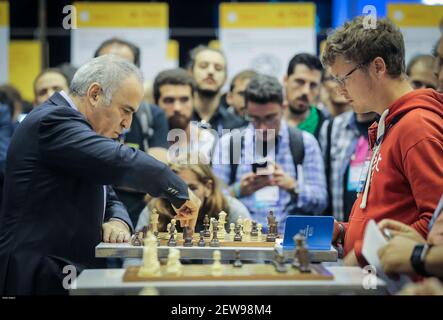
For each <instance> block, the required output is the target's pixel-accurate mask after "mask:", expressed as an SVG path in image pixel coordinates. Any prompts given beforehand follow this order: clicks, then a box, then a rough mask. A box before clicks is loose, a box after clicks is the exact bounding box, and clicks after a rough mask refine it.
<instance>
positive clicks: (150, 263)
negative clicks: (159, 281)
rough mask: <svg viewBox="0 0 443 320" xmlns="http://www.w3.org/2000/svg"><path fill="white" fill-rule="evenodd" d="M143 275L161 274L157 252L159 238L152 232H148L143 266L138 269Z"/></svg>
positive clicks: (140, 274)
mask: <svg viewBox="0 0 443 320" xmlns="http://www.w3.org/2000/svg"><path fill="white" fill-rule="evenodd" d="M138 274H139V276H141V277H151V276H159V275H160V274H161V272H160V262H159V261H158V254H157V238H156V237H155V236H154V235H153V234H152V233H151V232H150V231H148V233H147V234H146V239H145V240H144V247H143V266H141V267H140V269H139V271H138Z"/></svg>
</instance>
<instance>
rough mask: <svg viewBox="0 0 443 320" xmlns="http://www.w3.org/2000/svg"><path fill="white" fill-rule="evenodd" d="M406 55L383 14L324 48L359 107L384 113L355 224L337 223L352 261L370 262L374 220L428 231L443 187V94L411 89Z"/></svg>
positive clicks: (373, 136)
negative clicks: (367, 236)
mask: <svg viewBox="0 0 443 320" xmlns="http://www.w3.org/2000/svg"><path fill="white" fill-rule="evenodd" d="M371 27H372V28H371ZM404 53H405V49H404V41H403V36H402V34H401V33H400V31H399V30H398V28H397V27H396V26H395V25H394V24H393V23H392V22H390V21H389V20H388V19H378V20H377V21H376V27H375V28H373V26H372V25H368V24H367V23H366V21H365V18H364V17H357V18H355V19H353V20H352V21H349V22H347V23H346V24H345V25H344V26H343V27H341V28H339V29H338V30H337V31H336V32H335V33H334V34H333V35H331V36H329V37H328V39H327V41H326V46H325V49H324V50H323V54H322V63H323V65H324V66H325V67H328V68H329V70H330V72H331V74H332V76H333V77H334V78H335V80H336V81H337V83H338V84H339V87H340V93H341V94H342V95H344V96H345V97H347V98H348V100H349V101H350V104H351V105H352V107H353V109H354V111H355V112H357V113H367V112H371V111H374V112H377V113H378V114H379V115H380V116H381V118H380V120H379V122H378V124H377V123H374V124H373V125H372V126H371V127H370V128H369V145H370V148H371V149H372V156H371V158H370V161H369V159H368V161H367V164H368V166H367V167H368V168H367V170H364V172H363V173H362V178H361V179H360V180H361V184H360V185H361V188H360V190H359V192H360V193H359V195H358V197H357V200H356V201H355V203H354V206H353V209H352V212H351V215H350V219H349V223H337V222H336V224H335V227H334V239H333V241H334V242H338V243H343V245H344V253H345V255H347V256H346V258H345V264H346V265H357V264H360V265H361V266H363V265H365V264H367V263H366V261H365V259H364V258H363V256H362V254H361V250H362V240H363V235H364V230H365V227H366V223H367V222H368V221H369V220H371V219H374V220H375V221H376V222H379V221H380V220H382V219H385V218H389V219H393V220H397V221H400V222H403V223H405V224H407V225H410V226H412V227H413V228H414V229H415V230H417V231H418V232H419V233H420V234H421V235H422V236H423V237H426V235H427V233H428V225H429V220H430V219H431V216H432V212H433V211H434V209H435V207H436V206H437V203H438V200H439V198H440V195H441V194H442V193H443V94H441V93H438V92H437V91H435V90H432V89H420V90H413V89H412V87H411V86H410V84H409V83H408V81H407V79H406V76H405V55H404Z"/></svg>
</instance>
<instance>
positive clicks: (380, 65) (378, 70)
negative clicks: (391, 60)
mask: <svg viewBox="0 0 443 320" xmlns="http://www.w3.org/2000/svg"><path fill="white" fill-rule="evenodd" d="M373 63H374V68H375V75H376V77H377V79H379V78H380V77H381V76H382V75H384V74H385V73H386V71H387V70H386V63H385V61H384V60H383V58H382V57H377V58H375V59H374V62H373Z"/></svg>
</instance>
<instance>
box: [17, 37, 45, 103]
mask: <svg viewBox="0 0 443 320" xmlns="http://www.w3.org/2000/svg"><path fill="white" fill-rule="evenodd" d="M41 61H42V59H41V45H40V41H37V40H11V41H10V42H9V82H10V83H11V84H12V85H14V86H15V87H16V88H17V89H18V90H19V91H20V92H21V94H22V96H23V98H24V99H26V100H29V101H33V100H34V88H33V85H34V79H35V77H36V76H37V75H38V74H39V73H40V72H41V69H42V64H41Z"/></svg>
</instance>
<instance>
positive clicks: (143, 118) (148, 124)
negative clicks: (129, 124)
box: [136, 102, 154, 152]
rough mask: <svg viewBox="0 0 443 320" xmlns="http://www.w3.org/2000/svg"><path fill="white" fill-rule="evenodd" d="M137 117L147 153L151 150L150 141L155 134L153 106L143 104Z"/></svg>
mask: <svg viewBox="0 0 443 320" xmlns="http://www.w3.org/2000/svg"><path fill="white" fill-rule="evenodd" d="M136 117H137V119H138V121H139V123H140V126H141V129H142V134H143V148H144V149H145V152H146V151H148V149H149V139H150V138H151V137H152V135H153V134H154V130H153V129H152V125H153V117H152V110H151V106H150V105H149V104H147V103H145V102H143V103H142V104H141V105H140V107H139V108H138V110H137V113H136Z"/></svg>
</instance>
